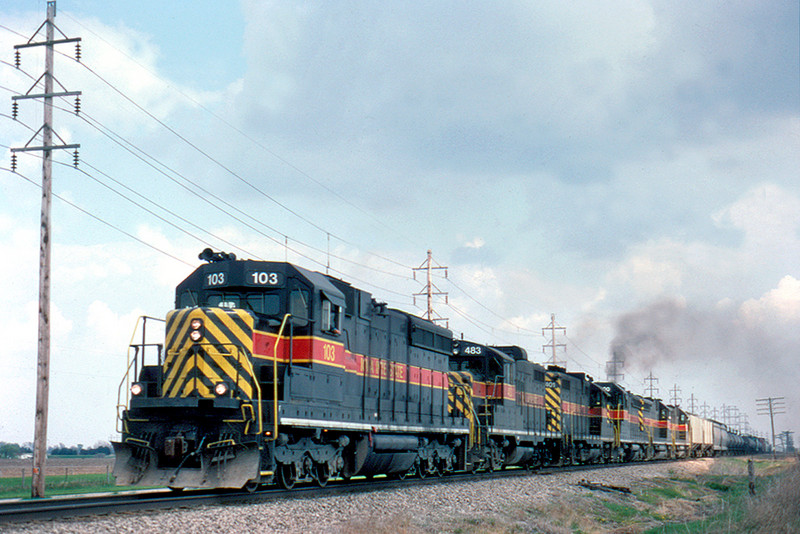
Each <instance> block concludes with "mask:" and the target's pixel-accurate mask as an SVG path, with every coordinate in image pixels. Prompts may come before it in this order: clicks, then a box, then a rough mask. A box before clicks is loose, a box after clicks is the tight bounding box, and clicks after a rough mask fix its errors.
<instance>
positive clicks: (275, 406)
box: [272, 313, 292, 441]
mask: <svg viewBox="0 0 800 534" xmlns="http://www.w3.org/2000/svg"><path fill="white" fill-rule="evenodd" d="M291 316H292V314H291V313H287V314H286V315H284V316H283V321H281V328H280V330H278V337H277V338H276V339H275V346H274V347H273V351H272V417H273V432H272V441H274V440H277V439H278V344H280V342H281V339H282V337H283V329H284V328H286V323H288V322H289V318H290V317H291ZM291 347H292V344H291V342H290V344H289V349H290V350H291Z"/></svg>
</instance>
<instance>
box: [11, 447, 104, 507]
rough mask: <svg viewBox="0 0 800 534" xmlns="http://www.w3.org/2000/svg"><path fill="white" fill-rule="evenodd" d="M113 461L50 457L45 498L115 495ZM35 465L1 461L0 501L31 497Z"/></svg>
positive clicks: (17, 461)
mask: <svg viewBox="0 0 800 534" xmlns="http://www.w3.org/2000/svg"><path fill="white" fill-rule="evenodd" d="M113 467H114V458H113V457H77V456H75V457H69V456H66V457H51V458H48V459H47V462H46V464H45V494H46V495H56V494H68V493H86V492H94V491H116V490H118V489H119V488H117V487H116V486H114V477H113V476H112V475H111V470H112V469H113ZM32 470H33V462H32V461H31V459H30V458H28V459H26V460H8V459H0V499H16V498H25V497H30V494H31V473H32Z"/></svg>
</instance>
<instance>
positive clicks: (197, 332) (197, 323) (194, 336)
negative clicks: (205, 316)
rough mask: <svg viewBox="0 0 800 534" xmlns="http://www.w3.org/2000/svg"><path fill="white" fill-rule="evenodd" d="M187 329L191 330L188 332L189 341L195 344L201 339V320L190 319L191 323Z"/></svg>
mask: <svg viewBox="0 0 800 534" xmlns="http://www.w3.org/2000/svg"><path fill="white" fill-rule="evenodd" d="M189 327H190V328H191V329H192V331H191V332H189V339H191V340H192V341H194V342H195V343H197V342H198V341H200V340H201V339H202V338H203V321H202V320H201V319H192V322H190V323H189Z"/></svg>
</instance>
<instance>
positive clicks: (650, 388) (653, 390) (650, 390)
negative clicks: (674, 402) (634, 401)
mask: <svg viewBox="0 0 800 534" xmlns="http://www.w3.org/2000/svg"><path fill="white" fill-rule="evenodd" d="M644 381H645V382H647V387H646V388H645V394H646V395H647V396H648V397H650V398H651V399H655V398H656V395H658V388H657V387H656V386H654V385H653V383H655V382H658V378H656V377H654V376H653V371H652V370H651V371H650V374H649V375H647V377H646V378H645V379H644Z"/></svg>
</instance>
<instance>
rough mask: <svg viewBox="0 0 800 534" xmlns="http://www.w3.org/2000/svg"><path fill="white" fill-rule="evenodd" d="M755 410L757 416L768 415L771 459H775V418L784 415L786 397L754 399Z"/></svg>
mask: <svg viewBox="0 0 800 534" xmlns="http://www.w3.org/2000/svg"><path fill="white" fill-rule="evenodd" d="M756 410H757V413H758V415H769V424H770V427H771V429H772V457H773V458H775V416H776V415H780V414H784V413H786V397H767V398H766V399H756Z"/></svg>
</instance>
